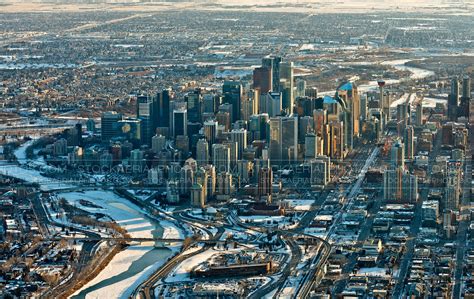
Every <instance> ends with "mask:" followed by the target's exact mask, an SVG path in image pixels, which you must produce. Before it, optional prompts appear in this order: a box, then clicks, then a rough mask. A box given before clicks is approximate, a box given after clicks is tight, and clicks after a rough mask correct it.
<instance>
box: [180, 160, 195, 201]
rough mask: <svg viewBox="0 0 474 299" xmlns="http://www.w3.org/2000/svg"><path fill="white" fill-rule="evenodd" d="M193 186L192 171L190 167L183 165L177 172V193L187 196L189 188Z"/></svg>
mask: <svg viewBox="0 0 474 299" xmlns="http://www.w3.org/2000/svg"><path fill="white" fill-rule="evenodd" d="M193 184H194V171H193V167H192V166H191V165H186V164H185V165H183V167H182V168H181V170H180V172H179V193H180V194H181V195H188V196H189V193H190V191H191V187H192V186H193Z"/></svg>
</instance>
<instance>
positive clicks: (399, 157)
mask: <svg viewBox="0 0 474 299" xmlns="http://www.w3.org/2000/svg"><path fill="white" fill-rule="evenodd" d="M390 164H391V165H392V166H393V167H402V168H403V167H405V150H404V144H403V143H402V142H400V141H397V142H395V143H394V144H392V148H391V149H390Z"/></svg>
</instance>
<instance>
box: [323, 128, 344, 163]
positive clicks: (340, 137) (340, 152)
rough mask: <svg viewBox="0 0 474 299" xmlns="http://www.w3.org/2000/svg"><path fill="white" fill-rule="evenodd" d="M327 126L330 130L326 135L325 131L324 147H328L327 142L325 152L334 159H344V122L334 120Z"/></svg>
mask: <svg viewBox="0 0 474 299" xmlns="http://www.w3.org/2000/svg"><path fill="white" fill-rule="evenodd" d="M326 128H327V130H328V131H327V134H326V135H324V133H325V132H323V136H324V141H323V143H324V147H326V144H327V148H326V151H324V154H325V155H327V156H329V157H331V158H332V159H336V160H339V161H342V160H343V159H344V157H345V156H346V151H345V148H344V132H345V131H344V122H342V121H336V120H334V121H331V122H329V124H328V126H327V127H326ZM327 151H328V152H327Z"/></svg>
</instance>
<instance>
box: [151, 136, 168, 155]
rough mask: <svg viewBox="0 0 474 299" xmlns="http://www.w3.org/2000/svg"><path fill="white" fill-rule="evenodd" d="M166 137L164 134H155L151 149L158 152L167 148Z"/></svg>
mask: <svg viewBox="0 0 474 299" xmlns="http://www.w3.org/2000/svg"><path fill="white" fill-rule="evenodd" d="M165 146H166V137H165V136H163V135H155V136H153V137H152V138H151V149H152V151H153V152H155V153H158V152H160V151H162V150H164V149H165Z"/></svg>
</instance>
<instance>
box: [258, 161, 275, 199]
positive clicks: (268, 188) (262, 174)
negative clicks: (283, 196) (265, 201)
mask: <svg viewBox="0 0 474 299" xmlns="http://www.w3.org/2000/svg"><path fill="white" fill-rule="evenodd" d="M272 185H273V172H272V168H271V167H261V168H259V170H258V190H257V194H258V196H259V197H262V196H271V195H272Z"/></svg>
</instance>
